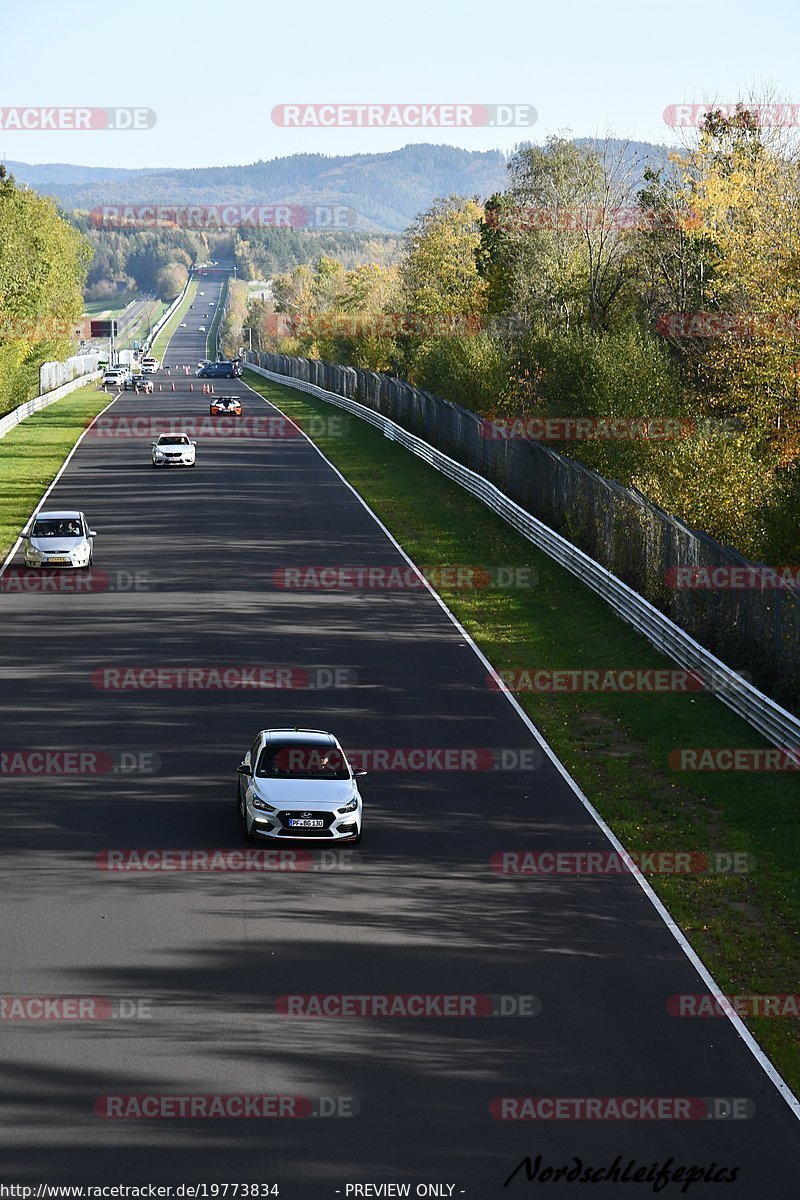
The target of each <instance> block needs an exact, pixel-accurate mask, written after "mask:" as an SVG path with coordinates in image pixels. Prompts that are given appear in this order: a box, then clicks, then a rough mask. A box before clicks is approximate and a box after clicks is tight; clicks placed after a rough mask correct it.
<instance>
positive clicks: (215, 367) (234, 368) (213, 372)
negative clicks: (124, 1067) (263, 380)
mask: <svg viewBox="0 0 800 1200" xmlns="http://www.w3.org/2000/svg"><path fill="white" fill-rule="evenodd" d="M241 373H242V368H241V366H240V365H239V362H238V360H236V359H234V360H233V361H220V362H207V363H204V364H203V366H201V367H198V369H197V371H195V375H196V376H197V377H198V378H199V379H238V378H239V376H240V375H241Z"/></svg>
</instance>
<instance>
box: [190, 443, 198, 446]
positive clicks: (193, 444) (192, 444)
mask: <svg viewBox="0 0 800 1200" xmlns="http://www.w3.org/2000/svg"><path fill="white" fill-rule="evenodd" d="M189 445H190V446H196V445H197V442H190V443H189Z"/></svg>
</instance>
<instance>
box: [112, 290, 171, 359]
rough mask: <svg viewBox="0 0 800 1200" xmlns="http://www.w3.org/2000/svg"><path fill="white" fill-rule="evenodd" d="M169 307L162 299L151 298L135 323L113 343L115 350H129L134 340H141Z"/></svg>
mask: <svg viewBox="0 0 800 1200" xmlns="http://www.w3.org/2000/svg"><path fill="white" fill-rule="evenodd" d="M168 308H169V304H167V303H166V302H165V301H164V300H153V301H151V302H150V303H149V304H148V305H147V308H146V309H145V310H144V312H143V313H142V315H141V316H140V317H139V320H138V321H137V322H136V324H135V325H132V326H131V328H130V330H129V332H128V333H127V334H126V335H125V337H124V338H120V339H118V340H117V341H116V342H115V343H114V345H115V346H116V348H117V350H131V349H132V348H133V343H134V341H138V342H139V343H141V342H143V341H144V339H145V338H146V337H147V334H148V332H149V330H150V329H151V328H152V326H153V325H155V324H156V323H157V322H158V321H159V320H160V319H161V317H162V316H163V315H164V313H165V312H166V311H167V309H168Z"/></svg>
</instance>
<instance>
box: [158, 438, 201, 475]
mask: <svg viewBox="0 0 800 1200" xmlns="http://www.w3.org/2000/svg"><path fill="white" fill-rule="evenodd" d="M150 445H151V449H152V454H153V466H154V467H193V466H194V465H195V456H196V443H195V442H193V441H192V440H191V439H190V438H188V437H186V435H185V434H183V433H162V434H161V435H160V436H159V438H158V440H157V441H155V442H151V444H150Z"/></svg>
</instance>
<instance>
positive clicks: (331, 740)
mask: <svg viewBox="0 0 800 1200" xmlns="http://www.w3.org/2000/svg"><path fill="white" fill-rule="evenodd" d="M261 733H262V734H263V735H264V736H265V737H266V740H267V741H268V742H271V741H281V742H302V743H303V744H304V745H306V746H307V745H308V744H309V743H312V744H314V743H316V744H317V745H320V746H335V745H336V738H335V737H334V736H333V734H332V733H326V732H325V730H324V729H262V730H261Z"/></svg>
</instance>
